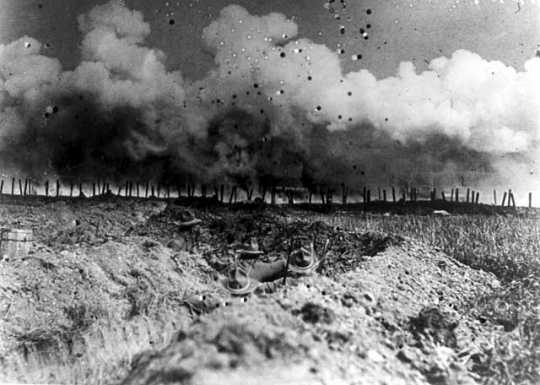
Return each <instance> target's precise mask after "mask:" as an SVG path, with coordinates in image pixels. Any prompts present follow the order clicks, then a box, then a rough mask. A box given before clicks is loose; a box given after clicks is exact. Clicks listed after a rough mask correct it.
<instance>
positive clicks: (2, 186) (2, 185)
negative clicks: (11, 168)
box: [0, 179, 4, 195]
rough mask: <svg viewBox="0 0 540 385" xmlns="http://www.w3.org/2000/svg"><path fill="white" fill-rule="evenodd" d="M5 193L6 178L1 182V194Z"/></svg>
mask: <svg viewBox="0 0 540 385" xmlns="http://www.w3.org/2000/svg"><path fill="white" fill-rule="evenodd" d="M2 194H4V180H3V179H2V182H1V183H0V195H2Z"/></svg>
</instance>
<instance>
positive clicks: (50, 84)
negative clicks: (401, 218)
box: [0, 0, 540, 190]
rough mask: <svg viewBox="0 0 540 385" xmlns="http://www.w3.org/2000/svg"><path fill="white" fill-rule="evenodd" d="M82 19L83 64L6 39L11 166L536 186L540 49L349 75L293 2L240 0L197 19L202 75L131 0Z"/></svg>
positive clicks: (185, 176)
mask: <svg viewBox="0 0 540 385" xmlns="http://www.w3.org/2000/svg"><path fill="white" fill-rule="evenodd" d="M78 21H79V27H80V30H81V32H82V33H83V40H82V44H81V50H82V52H81V57H82V61H81V63H80V64H79V65H78V66H77V67H76V68H75V69H74V70H73V71H64V70H63V69H62V65H61V63H60V62H59V61H58V60H57V59H54V58H50V57H47V56H44V55H42V54H41V53H40V52H41V44H40V43H39V42H38V41H37V40H35V39H32V38H30V37H23V38H21V39H19V40H17V41H15V42H12V43H10V44H7V45H3V46H0V153H1V154H2V155H0V162H1V166H2V167H3V169H4V170H8V172H20V173H23V174H25V175H31V176H33V177H34V178H36V179H40V178H43V177H44V176H46V175H51V174H54V175H59V176H60V177H62V178H71V179H90V178H109V179H115V180H121V179H124V178H134V179H135V178H140V179H145V178H154V179H158V180H160V181H165V182H167V183H178V184H179V183H183V182H185V181H188V180H190V181H194V182H201V183H224V182H229V181H232V182H235V183H238V184H240V185H241V186H247V185H250V184H255V183H263V184H268V185H270V184H278V183H282V184H290V185H299V184H302V185H306V186H315V185H318V184H323V185H331V186H337V185H339V184H341V183H346V184H348V185H349V186H350V187H351V188H353V189H360V188H361V186H364V185H366V184H368V185H376V184H378V185H382V186H388V185H390V184H392V185H398V186H406V185H409V184H415V185H420V186H436V187H444V186H448V185H453V184H457V183H465V184H469V183H471V184H472V183H473V182H475V183H476V184H477V185H478V184H479V183H480V181H479V178H481V180H482V181H484V183H486V185H487V184H488V183H491V184H492V185H493V186H494V187H496V186H497V185H498V184H506V183H514V184H517V183H518V182H517V180H516V175H519V177H520V178H525V180H527V183H533V182H532V181H533V178H534V177H535V175H534V174H535V172H536V167H537V166H538V164H537V162H538V160H540V152H539V151H538V150H537V148H539V146H538V145H539V142H540V88H539V87H538V85H539V84H540V58H533V59H530V60H529V61H527V62H526V63H525V65H524V68H523V70H521V71H517V70H516V69H514V68H512V67H508V66H506V65H504V64H503V63H501V62H498V61H487V60H484V59H483V58H481V57H480V56H478V55H477V54H475V53H472V52H468V51H465V50H459V51H456V52H454V54H453V55H452V56H451V57H449V58H447V57H441V58H436V59H434V60H432V61H431V63H430V64H429V70H428V71H425V72H422V73H418V72H417V71H416V70H415V68H414V65H413V64H412V63H409V62H405V63H401V65H400V66H399V68H398V70H397V72H396V75H395V76H393V77H389V78H386V79H376V78H375V77H374V76H373V75H372V74H371V73H370V72H369V71H367V70H360V71H358V72H349V73H344V72H343V70H342V65H341V63H340V57H339V55H338V54H337V53H335V52H333V51H332V50H330V49H329V48H328V47H326V46H325V45H321V44H316V43H314V42H312V41H310V40H308V39H304V38H297V34H298V26H297V25H296V24H295V23H294V22H293V21H291V20H288V19H287V18H286V17H285V16H284V15H281V14H277V13H272V14H269V15H264V16H255V15H250V14H249V13H248V12H247V11H246V10H245V9H244V8H242V7H240V6H236V5H231V6H228V7H226V8H224V9H223V10H222V11H221V13H220V15H219V17H218V18H217V19H216V20H215V21H213V22H212V23H211V24H210V25H208V26H207V27H206V28H205V29H204V32H203V40H204V42H205V44H206V45H207V46H208V47H209V49H211V50H212V52H213V53H214V55H215V64H216V66H215V68H214V69H213V70H212V71H211V72H210V73H209V74H208V75H207V76H206V77H205V78H204V79H202V80H200V81H195V82H192V81H189V80H188V79H184V78H183V76H182V74H181V72H180V71H170V70H169V69H167V68H166V67H165V64H164V62H165V54H164V53H163V52H161V51H160V50H157V49H153V48H149V47H147V46H145V40H146V38H147V37H148V35H149V34H150V32H151V31H150V25H149V24H148V23H146V22H145V21H144V18H143V15H142V14H141V13H140V12H138V11H134V10H130V9H128V8H127V7H126V6H125V5H124V4H123V2H121V1H116V0H113V1H110V2H109V3H106V4H104V5H100V6H96V7H95V8H94V9H93V10H91V11H90V12H89V13H88V14H85V15H81V16H80V17H79V19H78ZM510 167H511V168H510ZM510 169H511V170H512V172H509V171H508V170H510ZM520 183H525V182H524V181H522V182H520ZM529 186H530V185H529ZM534 186H535V187H536V188H538V189H539V190H540V185H538V184H536V185H534ZM516 187H517V186H516Z"/></svg>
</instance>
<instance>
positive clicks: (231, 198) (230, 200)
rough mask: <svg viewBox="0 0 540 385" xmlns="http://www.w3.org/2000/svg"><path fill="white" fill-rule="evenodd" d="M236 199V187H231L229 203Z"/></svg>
mask: <svg viewBox="0 0 540 385" xmlns="http://www.w3.org/2000/svg"><path fill="white" fill-rule="evenodd" d="M233 199H234V187H233V188H231V194H230V195H229V204H230V205H232V203H233Z"/></svg>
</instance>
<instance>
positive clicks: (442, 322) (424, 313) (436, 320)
mask: <svg viewBox="0 0 540 385" xmlns="http://www.w3.org/2000/svg"><path fill="white" fill-rule="evenodd" d="M457 326H458V322H456V321H454V320H452V319H450V317H449V316H448V315H446V314H442V313H441V312H440V311H439V309H437V308H433V307H432V308H424V309H422V310H421V311H420V313H419V314H418V316H417V317H413V318H411V320H410V327H411V331H412V332H413V334H414V335H415V336H417V337H419V336H420V335H423V336H427V337H431V338H433V340H434V341H435V342H436V343H439V344H442V345H445V346H448V347H451V348H455V347H456V346H457V339H456V334H455V332H454V330H455V329H456V328H457Z"/></svg>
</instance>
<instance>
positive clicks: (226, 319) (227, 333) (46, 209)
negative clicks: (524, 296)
mask: <svg viewBox="0 0 540 385" xmlns="http://www.w3.org/2000/svg"><path fill="white" fill-rule="evenodd" d="M182 210H185V207H182V206H177V205H169V206H165V205H164V204H159V203H152V202H145V203H136V202H131V203H130V202H120V203H114V202H93V203H87V204H83V203H74V204H61V203H54V204H49V205H41V206H34V207H24V208H23V207H11V206H10V207H6V208H4V209H3V212H4V214H5V215H4V216H3V217H2V219H1V220H2V221H3V224H4V225H8V226H15V225H17V226H23V227H30V228H32V229H33V230H34V232H35V234H36V239H37V241H36V243H35V245H34V248H33V250H32V252H31V254H30V255H28V256H27V257H25V258H23V259H15V260H10V261H4V262H0V264H1V266H0V299H1V300H0V314H3V318H1V319H0V333H1V334H0V341H1V343H2V345H1V346H0V360H3V362H8V361H9V357H10V355H13V354H16V353H20V352H23V353H24V352H25V351H31V350H36V351H38V352H41V353H43V354H49V355H52V354H54V352H55V350H56V349H57V347H58V346H60V345H68V346H70V354H73V355H74V356H76V353H77V351H84V344H86V343H88V341H89V337H88V336H89V334H88V331H89V330H91V329H93V328H95V327H96V325H100V321H101V320H108V321H109V322H110V323H113V324H114V323H117V324H119V325H124V324H126V323H128V322H132V321H134V320H137V319H148V320H150V321H149V322H154V321H155V320H158V319H159V318H160V317H163V314H164V313H165V312H167V313H168V314H171V318H173V319H174V320H175V321H178V322H177V323H176V325H179V326H175V327H176V328H177V331H176V334H175V337H174V338H173V339H172V340H171V341H170V343H169V344H168V345H167V346H166V347H164V348H159V349H157V348H154V349H150V350H148V351H146V352H145V353H142V354H138V355H137V357H136V358H135V359H134V360H133V361H129V360H128V361H127V362H128V363H129V362H131V366H130V368H129V371H128V373H127V374H126V375H125V376H124V375H122V376H121V377H119V378H115V379H114V381H112V380H111V381H112V382H122V383H123V384H125V385H131V384H161V383H167V382H176V383H182V384H215V383H224V384H242V385H245V384H274V383H286V382H289V383H295V384H303V383H305V384H317V383H332V384H341V383H343V384H349V383H351V379H354V380H355V381H356V382H355V384H366V385H367V384H370V385H371V384H375V385H376V384H384V383H386V384H388V383H391V384H425V383H427V382H428V381H430V382H432V383H440V384H449V385H450V384H452V385H453V384H472V383H474V378H475V377H474V373H475V372H474V370H473V364H474V363H475V362H478V360H480V359H482V356H481V355H480V354H479V353H478V351H480V350H481V349H480V348H479V349H478V350H477V351H473V350H471V346H474V345H475V344H476V341H482V340H483V338H484V334H482V333H483V331H482V328H481V327H480V326H478V322H477V321H476V319H474V318H471V315H470V312H465V310H467V309H468V306H469V303H470V302H471V301H472V299H474V298H476V297H477V296H481V295H488V294H489V293H490V291H491V289H492V288H493V287H495V286H497V285H498V281H497V280H496V279H495V278H494V277H493V276H492V275H491V274H487V273H484V272H481V271H477V270H472V269H470V268H468V267H467V266H464V265H462V264H460V263H458V262H456V261H454V260H452V259H451V258H449V257H448V256H447V255H445V254H443V253H441V252H438V251H436V250H433V249H431V248H429V247H426V246H425V245H423V244H421V243H418V242H414V241H412V240H410V239H405V238H399V237H393V236H389V235H387V234H380V233H366V234H358V233H354V232H345V231H342V230H340V229H337V228H334V227H331V226H328V225H325V224H323V223H321V222H315V223H309V222H306V221H299V220H297V218H298V217H297V216H296V215H295V216H293V217H291V216H290V215H289V214H288V213H285V212H280V211H273V210H268V209H263V208H255V209H251V208H244V209H239V210H237V211H235V212H231V211H227V210H225V209H223V208H219V207H212V208H208V207H206V208H205V207H204V206H201V207H200V208H198V209H194V214H195V216H196V217H198V218H200V219H202V220H203V223H202V225H200V226H198V227H197V228H189V229H186V228H183V227H182V226H179V225H178V221H179V215H180V214H179V213H180V212H181V211H182ZM55 215H56V217H55ZM44 226H48V228H44ZM252 237H254V238H256V239H257V241H258V243H259V245H260V247H261V249H262V250H263V251H265V256H264V257H263V258H261V260H266V261H273V260H277V259H284V258H286V256H287V253H288V252H289V248H290V241H291V239H301V240H303V241H308V242H314V245H315V249H316V251H317V252H319V253H320V252H322V251H323V250H325V253H326V254H325V255H326V258H325V259H324V261H323V264H322V265H321V266H320V268H319V270H318V271H317V272H316V273H315V274H314V275H312V276H309V277H304V278H299V277H290V278H289V279H288V280H287V284H286V285H284V284H283V283H282V280H279V281H276V282H269V283H264V284H262V286H261V287H260V288H259V289H258V290H257V291H256V292H255V293H254V294H253V295H251V296H250V297H245V298H234V297H231V296H230V295H229V293H228V292H227V291H226V290H225V289H224V288H223V287H222V286H221V284H220V279H221V278H223V275H222V273H223V272H224V270H225V269H226V268H227V267H228V266H230V263H231V261H232V259H231V258H232V257H231V255H230V254H229V253H227V250H228V249H230V247H231V246H232V245H233V244H235V243H237V242H244V241H246V240H249V239H250V238H252ZM185 249H189V251H190V252H187V251H185ZM485 311H488V308H487V307H486V309H485ZM464 314H468V315H464ZM124 338H125V339H126V340H128V341H129V340H130V338H134V337H130V336H127V335H126V336H125V337H124ZM103 339H105V338H103ZM464 351H465V352H468V353H466V354H465V355H464V353H463V352H464ZM474 354H476V356H475V355H474ZM124 359H125V358H122V360H124ZM475 360H476V361H475ZM120 361H121V360H120ZM74 362H77V361H76V359H75V361H74ZM121 362H124V361H121ZM119 365H120V364H119ZM123 365H124V366H123V368H126V366H125V365H126V364H125V362H124V364H123ZM111 370H112V369H111ZM33 382H37V381H33Z"/></svg>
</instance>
